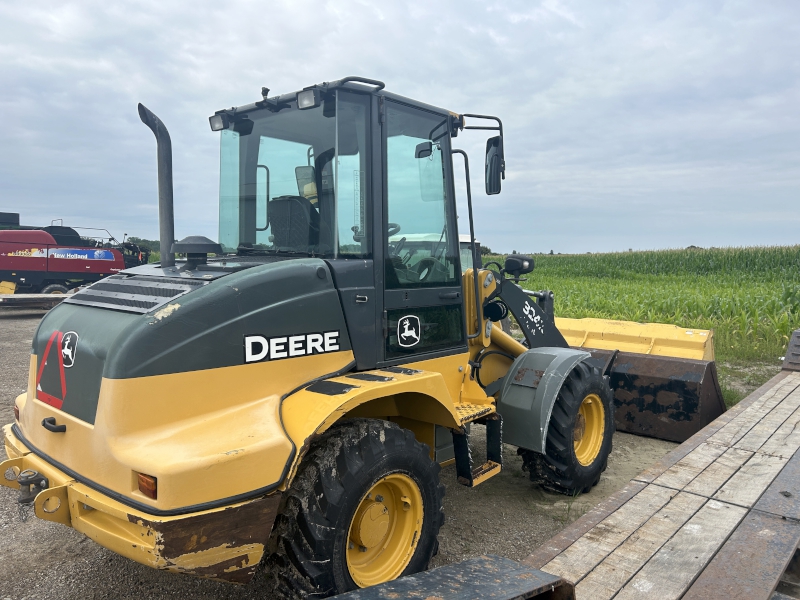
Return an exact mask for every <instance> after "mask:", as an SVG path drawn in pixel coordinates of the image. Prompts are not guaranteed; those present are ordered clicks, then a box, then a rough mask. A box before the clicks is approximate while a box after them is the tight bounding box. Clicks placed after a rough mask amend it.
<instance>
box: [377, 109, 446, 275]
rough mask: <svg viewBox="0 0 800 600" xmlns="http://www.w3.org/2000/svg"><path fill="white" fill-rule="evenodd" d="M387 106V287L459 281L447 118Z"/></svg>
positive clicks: (417, 110) (420, 111)
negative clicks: (448, 176) (448, 180)
mask: <svg viewBox="0 0 800 600" xmlns="http://www.w3.org/2000/svg"><path fill="white" fill-rule="evenodd" d="M386 105H387V108H386V115H387V125H388V127H387V137H386V170H387V175H386V178H387V201H388V218H387V222H386V223H385V227H386V232H385V233H386V238H387V240H388V243H387V254H386V287H387V288H388V289H397V288H415V287H437V286H444V285H459V284H460V273H456V259H455V255H456V252H457V250H456V247H455V244H454V242H455V240H451V239H450V236H449V235H448V234H449V231H448V222H449V221H450V220H451V219H449V218H448V217H449V210H450V206H449V203H448V202H447V196H446V193H445V171H444V153H445V152H449V135H448V132H447V120H446V119H443V117H442V116H441V115H435V114H433V113H428V112H425V111H422V110H419V109H414V108H410V107H407V106H404V105H401V104H397V103H394V102H391V101H389V102H387V103H386Z"/></svg>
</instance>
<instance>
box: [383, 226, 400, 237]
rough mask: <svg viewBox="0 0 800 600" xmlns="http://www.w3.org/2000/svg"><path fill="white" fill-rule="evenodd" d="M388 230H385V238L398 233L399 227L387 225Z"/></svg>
mask: <svg viewBox="0 0 800 600" xmlns="http://www.w3.org/2000/svg"><path fill="white" fill-rule="evenodd" d="M386 225H387V226H388V229H387V230H386V237H392V236H393V235H397V234H398V233H400V225H398V224H397V223H387V224H386Z"/></svg>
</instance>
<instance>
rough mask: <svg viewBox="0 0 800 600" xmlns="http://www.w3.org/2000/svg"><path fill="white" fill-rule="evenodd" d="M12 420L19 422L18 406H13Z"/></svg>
mask: <svg viewBox="0 0 800 600" xmlns="http://www.w3.org/2000/svg"><path fill="white" fill-rule="evenodd" d="M14 420H15V421H19V406H17V405H16V404H15V405H14Z"/></svg>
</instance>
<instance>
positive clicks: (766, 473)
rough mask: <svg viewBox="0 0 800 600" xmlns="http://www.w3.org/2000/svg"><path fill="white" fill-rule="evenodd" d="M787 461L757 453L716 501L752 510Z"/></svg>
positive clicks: (717, 494)
mask: <svg viewBox="0 0 800 600" xmlns="http://www.w3.org/2000/svg"><path fill="white" fill-rule="evenodd" d="M786 462H787V460H786V459H785V458H781V457H780V456H771V455H769V454H760V453H755V454H753V456H751V457H750V459H749V460H748V461H747V462H746V463H745V464H744V465H743V466H742V468H741V469H739V470H738V471H737V472H736V473H735V474H734V475H733V476H732V477H731V478H730V479H729V480H728V482H727V483H726V484H725V485H723V486H722V487H721V488H720V490H719V491H718V492H717V493H716V494H714V498H715V499H716V500H720V501H722V502H730V503H731V504H737V505H739V506H744V507H746V508H750V507H751V506H753V504H755V503H756V501H757V500H758V499H759V498H760V497H761V494H763V493H764V490H766V489H767V486H769V484H770V483H772V480H773V479H775V476H776V475H777V474H778V473H780V471H781V469H782V468H783V466H784V465H785V464H786Z"/></svg>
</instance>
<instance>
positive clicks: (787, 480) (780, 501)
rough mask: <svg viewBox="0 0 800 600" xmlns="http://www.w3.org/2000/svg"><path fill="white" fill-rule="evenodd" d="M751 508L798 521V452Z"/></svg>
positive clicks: (799, 465)
mask: <svg viewBox="0 0 800 600" xmlns="http://www.w3.org/2000/svg"><path fill="white" fill-rule="evenodd" d="M753 508H754V509H755V510H760V511H762V512H768V513H771V514H773V515H776V516H779V517H786V518H789V519H797V520H798V521H800V452H796V453H795V455H794V456H792V457H791V458H790V459H789V461H788V462H787V463H786V466H784V467H783V469H782V470H781V472H780V473H778V476H777V477H775V479H774V480H773V482H772V483H771V484H770V485H769V487H768V488H767V490H766V491H765V492H764V493H763V494H762V496H761V498H759V500H758V502H756V505H755V506H754V507H753Z"/></svg>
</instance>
